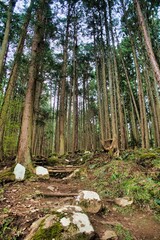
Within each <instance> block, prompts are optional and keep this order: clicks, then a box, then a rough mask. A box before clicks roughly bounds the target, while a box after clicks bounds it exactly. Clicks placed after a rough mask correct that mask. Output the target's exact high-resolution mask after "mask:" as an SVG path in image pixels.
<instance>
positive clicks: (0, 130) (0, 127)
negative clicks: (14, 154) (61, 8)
mask: <svg viewBox="0 0 160 240" xmlns="http://www.w3.org/2000/svg"><path fill="white" fill-rule="evenodd" d="M33 2H34V1H33V0H32V1H31V4H30V7H29V8H28V10H27V13H26V18H25V22H24V24H23V26H22V33H21V37H20V40H19V43H18V46H17V50H16V53H15V59H14V63H13V66H12V70H11V73H10V77H9V82H8V86H7V89H6V92H5V96H4V101H3V105H2V108H1V113H0V160H2V158H3V137H4V131H5V123H6V118H7V113H8V109H9V104H10V100H11V96H12V92H13V89H14V85H15V82H16V79H17V75H18V68H19V61H20V58H21V55H22V52H23V47H24V42H25V39H26V34H27V28H28V24H29V22H30V19H31V12H32V6H33Z"/></svg>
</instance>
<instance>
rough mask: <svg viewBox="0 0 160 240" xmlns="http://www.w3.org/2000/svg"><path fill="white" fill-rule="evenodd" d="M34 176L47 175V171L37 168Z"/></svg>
mask: <svg viewBox="0 0 160 240" xmlns="http://www.w3.org/2000/svg"><path fill="white" fill-rule="evenodd" d="M36 175H40V176H46V175H49V172H48V169H47V168H44V167H41V166H38V167H36Z"/></svg>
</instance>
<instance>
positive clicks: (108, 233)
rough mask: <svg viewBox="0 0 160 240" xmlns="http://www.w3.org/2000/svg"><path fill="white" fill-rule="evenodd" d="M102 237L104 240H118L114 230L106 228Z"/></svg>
mask: <svg viewBox="0 0 160 240" xmlns="http://www.w3.org/2000/svg"><path fill="white" fill-rule="evenodd" d="M101 239H102V240H107V239H114V240H117V239H118V237H117V235H116V233H115V232H114V231H110V230H106V231H105V232H104V234H103V236H102V238H101Z"/></svg>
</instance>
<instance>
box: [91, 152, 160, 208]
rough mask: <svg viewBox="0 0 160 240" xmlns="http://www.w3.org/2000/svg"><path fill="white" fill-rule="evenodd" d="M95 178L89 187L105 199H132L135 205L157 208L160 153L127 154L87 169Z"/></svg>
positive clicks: (159, 204)
mask: <svg viewBox="0 0 160 240" xmlns="http://www.w3.org/2000/svg"><path fill="white" fill-rule="evenodd" d="M89 169H90V170H91V171H92V173H93V175H94V180H93V182H92V183H91V184H92V185H93V186H94V189H95V190H97V192H98V193H99V194H100V195H101V197H105V198H116V197H124V196H129V197H133V199H134V204H136V205H138V206H140V207H144V206H148V205H149V206H150V208H152V209H156V210H157V211H159V206H160V151H159V149H154V150H153V149H152V150H149V151H147V150H135V151H126V152H123V154H122V155H121V156H120V157H119V159H118V160H115V159H113V160H111V161H108V162H107V161H106V162H105V161H104V162H103V164H102V162H101V161H100V162H98V159H96V162H94V163H93V164H91V165H90V166H89Z"/></svg>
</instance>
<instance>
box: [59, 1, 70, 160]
mask: <svg viewBox="0 0 160 240" xmlns="http://www.w3.org/2000/svg"><path fill="white" fill-rule="evenodd" d="M70 19H71V4H69V6H68V13H67V26H66V34H65V42H64V46H63V66H62V78H61V86H60V107H59V151H58V152H59V155H60V156H61V155H64V153H65V112H66V111H65V102H66V96H65V95H66V94H65V90H66V74H67V58H68V56H67V52H68V39H69V25H70Z"/></svg>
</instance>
